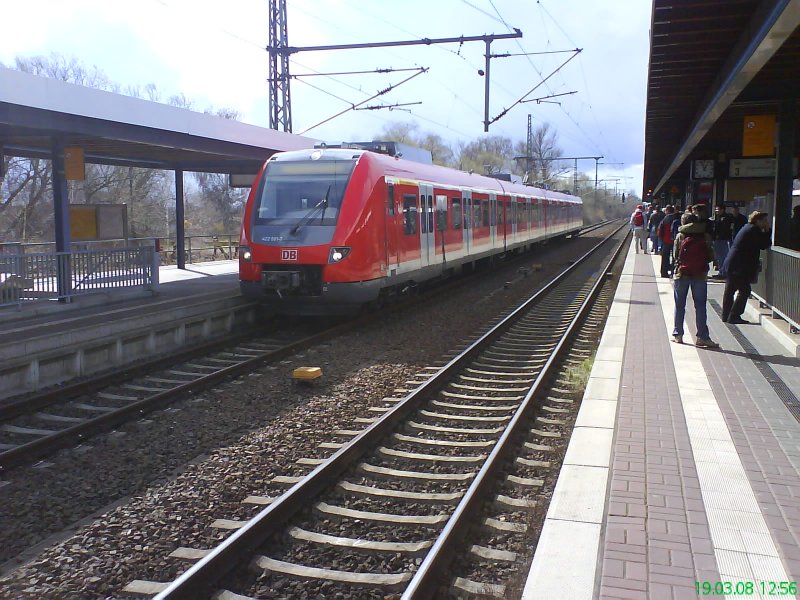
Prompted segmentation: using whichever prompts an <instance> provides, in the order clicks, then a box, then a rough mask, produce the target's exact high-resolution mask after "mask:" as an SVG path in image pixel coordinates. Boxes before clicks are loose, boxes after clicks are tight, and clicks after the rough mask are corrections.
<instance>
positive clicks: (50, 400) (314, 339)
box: [0, 221, 612, 471]
mask: <svg viewBox="0 0 800 600" xmlns="http://www.w3.org/2000/svg"><path fill="white" fill-rule="evenodd" d="M610 222H612V221H606V222H601V223H596V224H594V225H590V226H588V227H587V228H583V229H581V230H580V233H585V232H588V231H593V230H595V229H598V228H600V227H602V226H604V225H607V224H608V223H610ZM520 258H522V257H520ZM475 276H479V274H476V275H475ZM471 279H472V277H468V278H466V279H459V280H458V281H456V282H454V284H453V285H446V286H443V287H441V288H437V289H434V290H432V292H431V293H430V294H429V295H427V296H426V298H425V299H426V300H427V299H430V298H431V297H436V296H438V295H441V294H444V293H446V292H447V291H449V290H450V289H452V287H454V286H460V285H463V284H464V283H466V282H468V281H470V280H471ZM418 301H419V299H415V300H411V301H407V302H402V303H400V304H397V305H395V306H393V307H391V308H390V309H389V312H388V313H387V312H385V311H384V312H381V313H375V314H370V315H367V316H364V317H361V318H360V319H355V320H352V321H348V322H346V323H342V324H340V325H337V326H334V327H332V328H330V329H328V330H326V331H324V332H322V333H318V334H314V335H311V336H308V337H306V338H303V339H302V340H299V341H297V342H293V343H291V344H289V345H287V346H286V347H284V348H279V349H277V350H274V351H270V352H267V353H264V354H263V355H261V356H259V357H256V358H253V359H246V360H244V361H242V362H240V363H237V364H235V365H231V366H230V367H225V368H222V369H220V370H218V371H215V372H214V373H210V374H208V375H206V376H204V377H199V378H197V379H194V380H192V381H188V382H186V383H185V384H182V385H179V386H177V387H174V388H170V389H166V390H164V391H163V392H159V393H157V394H154V395H152V396H148V397H146V398H143V399H141V400H138V401H135V402H133V403H131V404H128V405H126V406H123V407H120V408H119V409H117V410H115V411H114V412H110V413H106V414H103V415H100V416H98V417H94V418H91V419H87V420H86V421H84V422H82V423H79V424H77V425H73V426H72V427H68V428H65V429H62V430H60V431H57V432H55V433H53V434H51V435H48V436H46V437H42V438H39V439H36V440H32V441H30V442H27V443H25V444H21V445H19V446H16V447H15V448H12V449H9V450H6V451H3V452H0V471H3V470H7V469H10V468H13V467H16V466H19V465H20V464H23V463H26V462H30V461H32V460H35V459H36V458H41V457H42V456H45V455H47V454H49V453H51V452H53V451H55V450H58V449H61V448H65V447H68V446H69V445H71V444H73V443H75V442H80V441H82V440H84V439H87V438H89V437H90V436H92V435H94V434H96V433H99V432H101V431H104V430H107V429H108V428H109V427H113V426H116V425H119V424H122V423H124V422H126V421H128V420H130V418H131V416H132V415H143V414H145V413H146V412H149V411H152V410H156V409H158V408H159V407H161V406H165V405H167V404H169V403H170V402H172V401H173V400H174V399H175V398H176V397H178V396H180V395H182V394H185V393H187V392H191V391H195V390H198V389H204V388H207V387H208V386H210V385H213V384H214V383H217V382H218V381H221V380H224V379H226V378H228V377H234V376H236V375H238V374H240V373H242V372H247V371H248V370H250V369H251V368H253V367H256V366H259V365H260V364H263V363H266V362H271V361H273V360H278V359H280V358H283V357H284V356H286V355H290V354H293V353H295V352H298V351H300V350H303V349H305V348H308V347H310V346H312V345H313V344H315V343H319V342H322V341H324V340H326V339H329V338H330V337H335V336H337V335H341V334H344V333H347V332H349V331H352V330H353V329H354V328H356V327H358V326H364V325H367V324H370V323H372V322H373V321H376V320H380V319H382V318H385V317H386V316H387V315H388V314H391V313H394V312H399V311H402V310H406V309H408V308H410V307H413V306H415V305H416V303H417V302H418ZM251 337H252V335H251V334H249V333H241V334H234V335H231V336H226V337H225V338H223V339H219V340H214V341H212V342H207V343H204V344H201V345H199V346H194V347H192V348H190V349H188V350H182V351H180V352H177V353H175V354H172V355H170V356H168V357H159V358H156V359H153V360H150V361H147V362H144V363H139V364H137V365H133V366H131V367H127V368H123V369H119V370H115V371H110V372H107V373H103V374H101V375H99V376H97V377H94V378H92V379H90V380H85V381H79V382H76V383H72V384H68V385H66V386H63V387H60V388H57V389H51V390H47V391H45V392H43V393H40V394H36V395H33V396H27V397H25V398H21V399H19V400H15V401H13V402H9V403H6V404H2V405H0V422H2V421H8V420H10V419H13V418H15V417H18V416H22V415H26V414H31V413H33V412H35V411H37V410H39V409H42V408H46V407H48V406H52V405H54V404H58V403H61V402H65V401H68V400H70V399H72V398H75V397H77V396H80V395H83V394H89V393H93V392H96V391H98V390H101V389H103V388H104V387H107V386H110V385H115V384H118V383H120V379H121V378H124V379H127V380H131V379H134V378H136V377H141V376H145V375H147V374H148V373H150V372H152V371H157V370H161V369H163V368H165V367H168V366H171V365H176V364H180V363H182V362H185V361H187V360H192V359H196V358H198V357H201V356H204V355H207V354H209V353H212V352H214V351H217V350H222V349H224V348H226V347H229V346H230V345H231V344H236V343H238V342H241V341H245V340H247V339H249V338H251ZM165 361H169V362H168V363H165Z"/></svg>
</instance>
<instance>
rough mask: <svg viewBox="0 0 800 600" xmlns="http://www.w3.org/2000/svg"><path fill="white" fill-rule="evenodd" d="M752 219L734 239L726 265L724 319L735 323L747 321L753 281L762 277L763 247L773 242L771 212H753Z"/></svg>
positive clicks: (723, 303)
mask: <svg viewBox="0 0 800 600" xmlns="http://www.w3.org/2000/svg"><path fill="white" fill-rule="evenodd" d="M748 221H749V223H748V224H747V225H745V226H744V227H742V229H741V230H740V231H739V233H738V234H737V235H736V239H735V240H733V245H732V246H731V249H730V252H728V258H727V259H725V265H724V268H725V271H726V272H727V273H728V277H727V279H726V281H725V292H724V293H723V296H722V320H723V321H724V322H726V323H730V324H731V325H737V324H742V323H747V321H745V320H744V319H742V313H743V312H744V307H745V304H746V303H747V299H748V298H749V297H750V291H751V289H750V283H751V282H753V281H755V279H756V277H758V271H759V257H760V255H761V251H762V250H766V249H767V248H769V247H770V246H771V245H772V239H771V238H772V235H771V234H772V232H771V231H770V230H769V220H768V219H767V213H762V212H758V211H755V212H752V213H750V218H749V219H748ZM734 294H736V300H735V301H734V299H733V295H734Z"/></svg>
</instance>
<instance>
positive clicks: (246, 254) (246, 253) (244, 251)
mask: <svg viewBox="0 0 800 600" xmlns="http://www.w3.org/2000/svg"><path fill="white" fill-rule="evenodd" d="M239 256H241V257H242V260H243V261H244V262H250V261H251V260H252V259H253V253H252V252H250V248H248V247H247V246H240V247H239Z"/></svg>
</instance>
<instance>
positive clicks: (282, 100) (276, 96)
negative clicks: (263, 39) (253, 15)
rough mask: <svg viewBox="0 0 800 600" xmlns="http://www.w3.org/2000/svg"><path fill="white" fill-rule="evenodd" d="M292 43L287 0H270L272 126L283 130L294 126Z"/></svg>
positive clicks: (270, 113) (268, 48)
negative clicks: (290, 54) (290, 57)
mask: <svg viewBox="0 0 800 600" xmlns="http://www.w3.org/2000/svg"><path fill="white" fill-rule="evenodd" d="M288 45H289V35H288V29H287V26H286V0H269V45H268V46H267V51H268V52H269V126H270V129H277V130H283V131H291V130H292V100H291V94H290V91H289V81H290V79H289V54H288V53H286V52H285V51H283V49H284V48H286V47H287V46H288Z"/></svg>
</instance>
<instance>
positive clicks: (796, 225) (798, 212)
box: [789, 204, 800, 250]
mask: <svg viewBox="0 0 800 600" xmlns="http://www.w3.org/2000/svg"><path fill="white" fill-rule="evenodd" d="M789 248H791V249H792V250H800V204H798V205H797V206H794V207H792V218H791V219H789Z"/></svg>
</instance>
